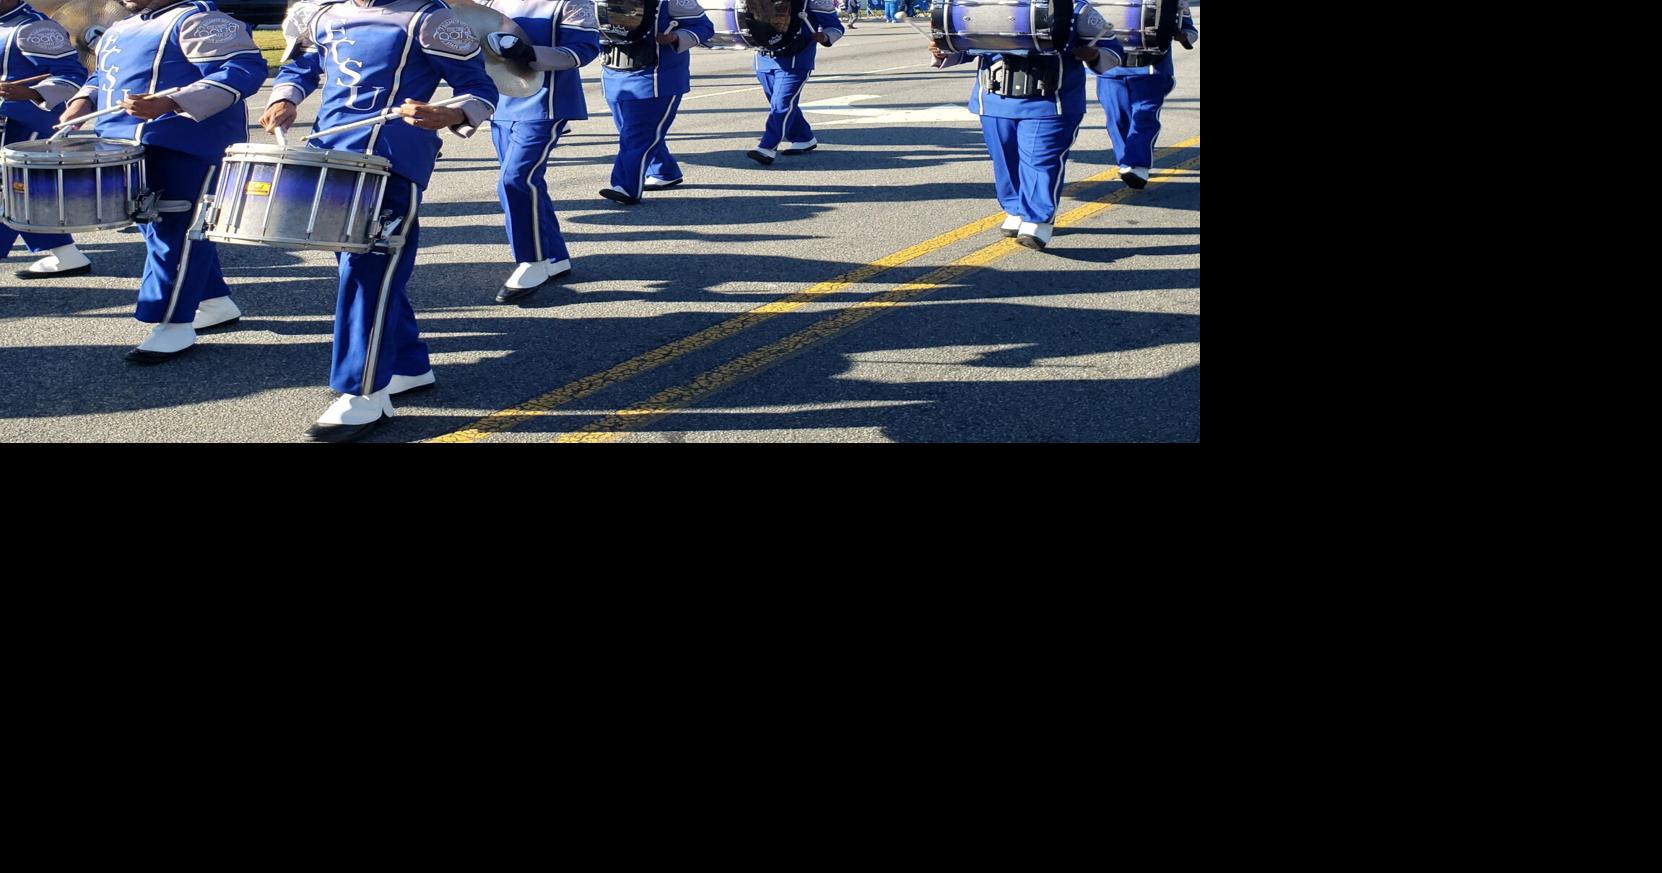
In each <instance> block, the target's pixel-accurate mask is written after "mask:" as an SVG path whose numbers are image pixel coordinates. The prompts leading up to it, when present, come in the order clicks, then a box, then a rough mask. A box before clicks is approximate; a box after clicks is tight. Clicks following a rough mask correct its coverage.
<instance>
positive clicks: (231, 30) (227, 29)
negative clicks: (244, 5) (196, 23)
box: [196, 19, 242, 42]
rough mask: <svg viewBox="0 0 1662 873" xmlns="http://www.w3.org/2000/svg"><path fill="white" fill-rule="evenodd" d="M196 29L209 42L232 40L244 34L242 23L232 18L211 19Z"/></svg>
mask: <svg viewBox="0 0 1662 873" xmlns="http://www.w3.org/2000/svg"><path fill="white" fill-rule="evenodd" d="M196 30H197V32H198V33H200V34H202V38H203V39H204V40H206V41H208V42H230V41H231V40H233V39H236V38H237V37H238V36H240V35H241V34H242V24H241V23H239V22H237V21H233V20H230V19H226V20H223V21H209V22H206V23H204V24H203V25H201V26H200V27H198V28H196Z"/></svg>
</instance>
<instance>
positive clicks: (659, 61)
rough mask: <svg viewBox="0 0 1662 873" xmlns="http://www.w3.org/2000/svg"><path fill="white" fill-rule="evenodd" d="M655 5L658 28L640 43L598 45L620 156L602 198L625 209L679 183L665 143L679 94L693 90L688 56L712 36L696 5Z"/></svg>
mask: <svg viewBox="0 0 1662 873" xmlns="http://www.w3.org/2000/svg"><path fill="white" fill-rule="evenodd" d="M657 6H658V14H657V17H656V24H655V26H654V27H652V28H650V29H649V30H648V32H647V33H646V34H645V36H644V37H643V38H640V39H636V40H631V41H629V42H617V41H611V40H606V41H604V42H606V44H605V45H603V46H602V53H603V57H602V59H601V79H602V82H603V84H604V86H605V90H606V102H607V103H608V104H609V105H610V106H611V107H612V119H613V120H614V121H616V122H617V131H618V153H617V160H616V161H615V162H613V164H612V184H611V186H610V187H608V188H605V189H603V190H602V191H601V192H600V196H602V197H604V198H606V199H607V200H613V201H616V202H618V203H623V204H628V205H633V204H636V203H639V202H641V195H642V192H644V191H662V190H664V189H665V188H673V187H675V186H676V185H679V184H681V182H682V175H681V165H680V164H678V163H676V162H675V156H674V155H672V154H670V151H669V146H668V145H667V144H666V142H665V138H666V137H668V136H669V128H670V125H672V124H674V123H675V113H676V112H677V111H679V110H680V108H681V97H682V95H684V94H686V93H687V92H688V91H691V90H692V63H691V60H690V58H689V56H688V54H687V52H688V51H690V50H691V49H692V47H693V46H698V45H704V44H706V43H707V42H709V40H710V38H711V37H712V36H715V33H716V26H715V25H714V24H712V23H710V18H709V16H707V15H705V14H704V8H703V7H702V6H700V5H699V4H698V0H660V2H658V3H657ZM603 23H604V22H603Z"/></svg>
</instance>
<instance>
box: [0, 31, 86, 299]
mask: <svg viewBox="0 0 1662 873" xmlns="http://www.w3.org/2000/svg"><path fill="white" fill-rule="evenodd" d="M42 75H45V76H46V78H45V79H44V80H40V81H35V82H34V83H33V84H32V85H19V84H13V82H28V81H31V80H37V79H39V78H40V76H42ZM86 81H87V71H86V68H85V67H83V66H81V62H80V61H79V60H77V59H76V55H75V46H74V45H73V44H72V43H71V42H70V41H69V31H67V30H64V29H63V26H62V25H60V24H58V23H57V22H56V21H53V20H52V19H50V18H47V17H46V16H45V15H42V14H41V13H40V12H37V11H35V9H34V8H32V7H31V6H29V4H27V3H24V2H22V0H0V146H3V145H7V144H9V143H14V142H24V141H26V140H31V139H41V138H45V137H49V136H51V135H52V124H53V123H54V122H56V121H57V120H58V116H57V114H56V113H54V112H53V111H52V110H54V109H57V108H58V107H59V106H62V105H63V103H64V101H66V100H68V99H69V98H71V97H73V96H75V92H76V91H79V90H81V86H82V85H83V84H85V83H86ZM17 237H18V232H17V231H15V230H12V229H11V228H9V227H7V226H6V225H4V224H0V258H3V257H5V256H6V253H7V252H10V251H11V248H12V243H14V242H16V241H17ZM23 244H24V245H26V246H28V248H29V251H30V252H33V253H34V254H37V255H40V254H44V255H45V257H43V258H41V259H40V260H38V261H36V262H34V263H33V264H30V265H29V268H28V269H27V270H24V271H22V272H20V273H18V274H17V278H19V279H50V278H54V277H63V276H84V275H86V274H87V273H90V272H92V262H91V261H89V260H87V256H86V255H83V254H81V250H80V249H77V248H76V247H75V241H74V240H73V239H70V238H69V236H68V235H67V234H61V233H25V234H23Z"/></svg>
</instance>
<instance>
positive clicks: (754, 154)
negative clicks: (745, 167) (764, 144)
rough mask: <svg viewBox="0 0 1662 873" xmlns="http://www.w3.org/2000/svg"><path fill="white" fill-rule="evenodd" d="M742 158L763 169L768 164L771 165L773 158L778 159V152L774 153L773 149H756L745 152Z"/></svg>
mask: <svg viewBox="0 0 1662 873" xmlns="http://www.w3.org/2000/svg"><path fill="white" fill-rule="evenodd" d="M744 156H745V157H747V158H749V159H751V160H753V161H755V162H756V163H758V164H761V165H762V166H764V167H765V166H767V165H768V164H771V163H773V161H774V159H775V158H778V157H779V152H777V151H774V150H773V149H764V148H761V147H757V148H753V149H751V150H750V151H748V152H745V153H744Z"/></svg>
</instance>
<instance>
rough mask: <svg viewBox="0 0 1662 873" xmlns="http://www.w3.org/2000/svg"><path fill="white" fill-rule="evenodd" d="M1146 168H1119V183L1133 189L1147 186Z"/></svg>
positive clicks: (1147, 169)
mask: <svg viewBox="0 0 1662 873" xmlns="http://www.w3.org/2000/svg"><path fill="white" fill-rule="evenodd" d="M1148 171H1149V168H1148V167H1120V181H1122V182H1124V183H1125V184H1127V185H1130V186H1131V187H1133V188H1144V187H1147V186H1148Z"/></svg>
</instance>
